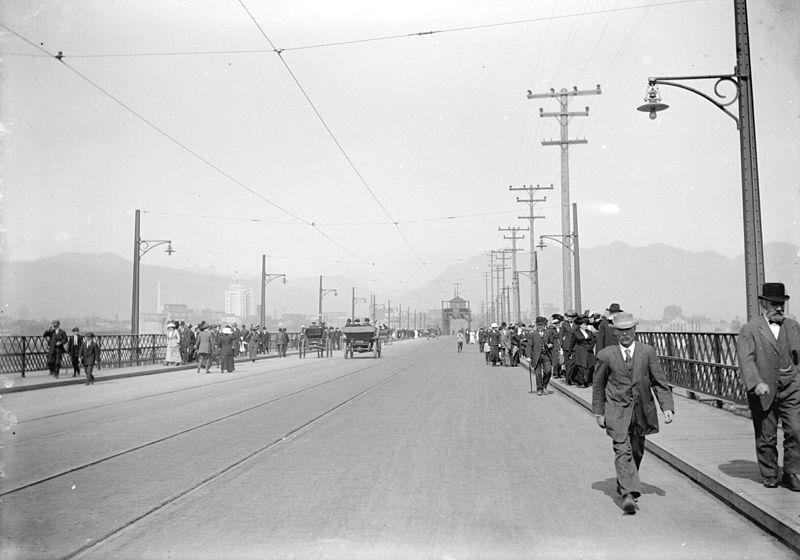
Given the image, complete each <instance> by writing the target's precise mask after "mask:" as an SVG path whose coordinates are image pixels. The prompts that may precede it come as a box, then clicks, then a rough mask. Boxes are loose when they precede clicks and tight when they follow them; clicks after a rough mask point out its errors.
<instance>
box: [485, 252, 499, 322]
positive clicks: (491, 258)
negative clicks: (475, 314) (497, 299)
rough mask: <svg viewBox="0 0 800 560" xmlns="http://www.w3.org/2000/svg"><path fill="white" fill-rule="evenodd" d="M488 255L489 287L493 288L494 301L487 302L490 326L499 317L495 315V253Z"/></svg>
mask: <svg viewBox="0 0 800 560" xmlns="http://www.w3.org/2000/svg"><path fill="white" fill-rule="evenodd" d="M488 253H489V278H490V282H489V286H491V294H492V299H490V300H489V301H488V302H487V305H489V324H491V323H496V322H497V317H496V314H495V311H496V310H495V306H494V251H488ZM489 302H491V303H489ZM487 326H488V325H487Z"/></svg>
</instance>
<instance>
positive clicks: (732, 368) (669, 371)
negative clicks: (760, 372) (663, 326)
mask: <svg viewBox="0 0 800 560" xmlns="http://www.w3.org/2000/svg"><path fill="white" fill-rule="evenodd" d="M636 336H637V340H641V341H642V342H645V343H647V344H650V345H651V346H654V347H655V349H656V353H657V354H658V357H659V361H660V362H661V367H662V368H663V369H664V372H665V373H666V375H667V379H668V380H669V382H670V384H672V385H674V386H676V387H681V388H683V389H686V390H687V391H689V392H690V394H693V393H695V392H696V393H702V394H704V395H708V396H709V397H712V398H714V399H716V400H717V402H716V405H717V406H718V407H721V406H722V401H727V402H731V403H736V404H747V391H746V390H745V387H744V385H743V384H742V382H741V379H740V378H739V366H738V362H737V352H736V339H737V337H738V335H737V334H736V333H703V332H637V333H636Z"/></svg>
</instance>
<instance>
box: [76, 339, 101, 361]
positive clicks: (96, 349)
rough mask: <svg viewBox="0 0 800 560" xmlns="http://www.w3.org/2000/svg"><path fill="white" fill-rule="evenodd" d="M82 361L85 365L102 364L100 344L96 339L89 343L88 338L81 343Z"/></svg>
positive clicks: (80, 354)
mask: <svg viewBox="0 0 800 560" xmlns="http://www.w3.org/2000/svg"><path fill="white" fill-rule="evenodd" d="M79 357H80V360H81V363H82V364H83V365H85V366H93V365H99V364H100V345H99V344H98V343H97V341H96V340H95V341H94V342H92V343H91V344H89V343H88V342H87V341H86V340H84V341H83V344H81V348H80V351H79Z"/></svg>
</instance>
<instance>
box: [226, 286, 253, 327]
mask: <svg viewBox="0 0 800 560" xmlns="http://www.w3.org/2000/svg"><path fill="white" fill-rule="evenodd" d="M255 316H256V300H255V297H254V296H253V290H252V289H251V288H245V287H244V286H242V285H241V284H240V283H239V280H238V279H237V278H234V279H233V284H231V285H230V287H229V288H228V289H227V290H225V317H226V318H231V317H238V318H239V320H238V321H237V322H238V323H239V324H244V323H247V322H248V321H250V320H252V319H253V318H255Z"/></svg>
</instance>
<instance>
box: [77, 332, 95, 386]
mask: <svg viewBox="0 0 800 560" xmlns="http://www.w3.org/2000/svg"><path fill="white" fill-rule="evenodd" d="M79 356H80V359H81V362H82V363H83V371H85V372H86V382H85V385H94V373H92V372H93V371H94V366H97V369H100V345H99V344H98V343H97V342H96V341H95V339H94V333H86V338H85V339H84V340H83V343H82V344H81V349H80V351H79Z"/></svg>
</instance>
